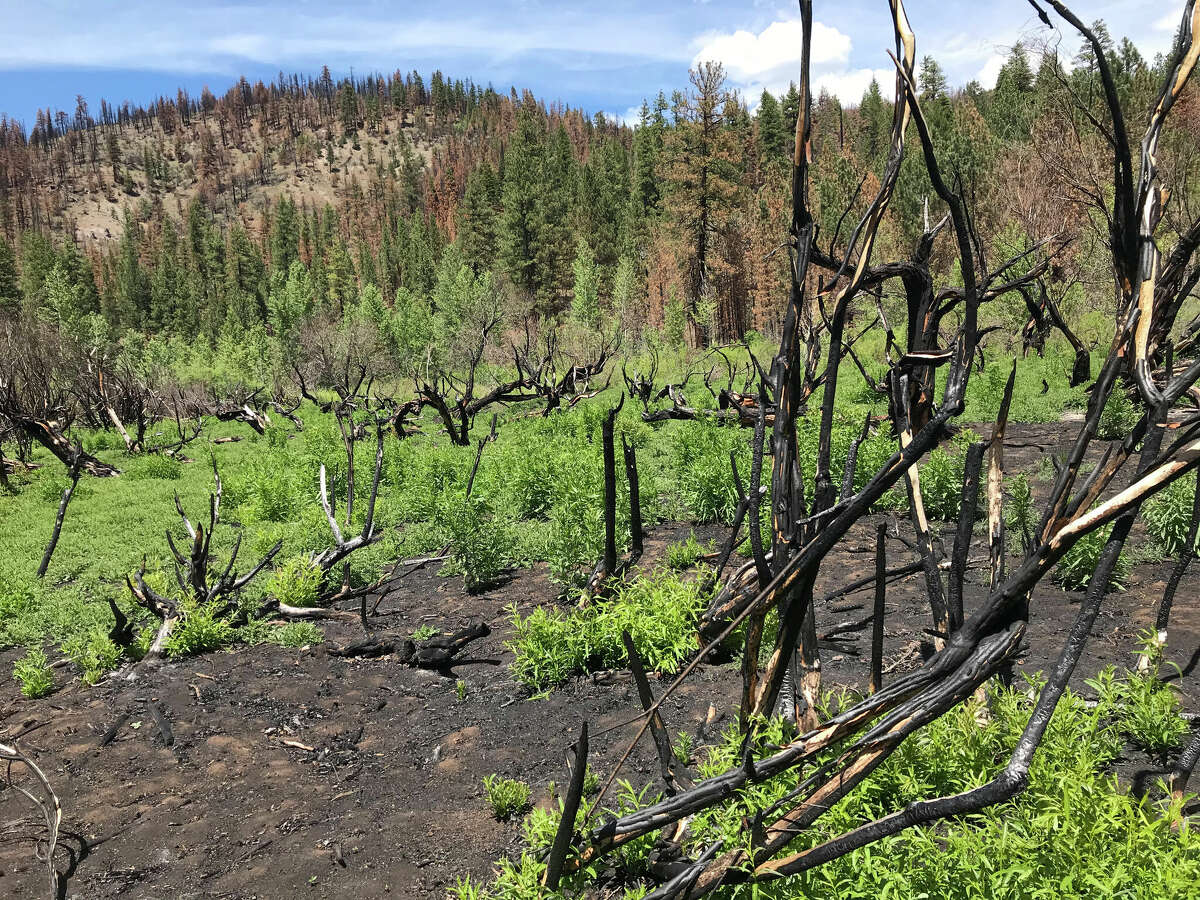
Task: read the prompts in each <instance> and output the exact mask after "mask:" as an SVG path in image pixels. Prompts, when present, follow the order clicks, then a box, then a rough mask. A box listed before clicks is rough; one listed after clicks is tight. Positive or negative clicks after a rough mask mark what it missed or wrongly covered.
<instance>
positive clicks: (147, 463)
mask: <svg viewBox="0 0 1200 900" xmlns="http://www.w3.org/2000/svg"><path fill="white" fill-rule="evenodd" d="M128 474H129V477H130V478H133V479H136V480H146V481H148V480H151V479H159V480H161V481H178V480H179V479H180V478H181V477H182V476H183V466H182V465H181V464H180V463H179V462H178V461H176V460H174V459H171V457H169V456H163V455H162V454H161V453H151V454H149V455H147V456H145V457H143V458H142V459H140V460H139V461H138V463H137V465H133V466H130V467H129V473H128Z"/></svg>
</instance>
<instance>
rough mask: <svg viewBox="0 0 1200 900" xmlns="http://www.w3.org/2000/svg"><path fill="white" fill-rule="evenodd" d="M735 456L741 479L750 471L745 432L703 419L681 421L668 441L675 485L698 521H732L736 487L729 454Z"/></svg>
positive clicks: (730, 522)
mask: <svg viewBox="0 0 1200 900" xmlns="http://www.w3.org/2000/svg"><path fill="white" fill-rule="evenodd" d="M730 452H733V453H734V454H735V455H736V456H737V460H738V471H739V472H741V473H742V476H743V478H745V477H748V475H749V472H750V444H749V437H748V432H747V431H746V430H743V429H740V428H727V427H724V426H721V425H717V424H714V423H712V422H706V421H696V422H685V423H683V427H681V428H680V429H679V431H678V432H677V434H676V438H675V441H674V442H673V444H672V456H673V459H672V463H673V466H674V469H675V472H676V473H677V475H676V478H677V481H676V484H677V488H678V491H679V494H680V497H681V498H682V499H683V502H684V503H685V504H686V506H687V509H688V511H689V512H690V513H691V515H692V516H693V517H694V518H695V519H696V520H698V521H701V522H713V521H716V522H721V523H722V524H726V525H729V524H732V523H733V517H734V513H735V512H736V510H737V505H738V495H737V488H736V486H735V485H734V482H733V470H732V469H731V468H730V465H729V454H730Z"/></svg>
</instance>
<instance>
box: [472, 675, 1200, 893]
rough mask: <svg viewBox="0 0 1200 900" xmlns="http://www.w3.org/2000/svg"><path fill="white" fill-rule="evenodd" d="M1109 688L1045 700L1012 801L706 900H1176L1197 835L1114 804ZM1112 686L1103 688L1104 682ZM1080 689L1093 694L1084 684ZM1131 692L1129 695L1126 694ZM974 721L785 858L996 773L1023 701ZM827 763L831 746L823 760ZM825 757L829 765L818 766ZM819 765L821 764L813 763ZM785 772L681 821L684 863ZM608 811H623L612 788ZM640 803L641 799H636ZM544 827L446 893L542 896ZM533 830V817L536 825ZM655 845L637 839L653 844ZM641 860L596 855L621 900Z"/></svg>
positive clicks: (1188, 874) (997, 699)
mask: <svg viewBox="0 0 1200 900" xmlns="http://www.w3.org/2000/svg"><path fill="white" fill-rule="evenodd" d="M1109 677H1110V681H1109V682H1108V684H1109V685H1110V688H1109V689H1101V690H1100V691H1098V693H1099V694H1100V702H1099V703H1098V704H1097V705H1096V706H1095V707H1094V708H1089V707H1088V705H1087V704H1085V703H1084V701H1083V700H1082V699H1081V698H1079V697H1078V696H1077V695H1075V694H1073V693H1072V692H1070V691H1068V692H1067V693H1066V694H1065V695H1064V696H1063V698H1062V700H1061V701H1060V702H1059V704H1058V707H1057V709H1056V711H1055V713H1054V716H1053V718H1052V719H1051V722H1050V725H1049V728H1048V729H1047V732H1046V736H1045V739H1044V741H1043V743H1042V746H1041V747H1040V748H1039V750H1038V752H1037V754H1036V755H1035V756H1034V758H1033V762H1032V766H1031V768H1030V771H1029V784H1028V787H1027V788H1026V790H1024V791H1023V792H1022V793H1020V794H1018V795H1017V796H1016V797H1014V798H1013V799H1012V800H1009V801H1007V802H1004V803H1001V804H997V805H995V806H992V807H988V808H986V809H984V810H981V811H980V812H978V813H974V814H972V815H970V816H966V817H961V818H956V819H948V820H944V821H940V822H935V823H931V824H929V825H925V826H921V827H916V828H909V829H906V830H904V831H902V832H900V833H899V834H896V835H893V836H890V837H887V838H884V839H883V840H881V841H879V842H877V843H875V844H872V845H869V846H867V847H864V848H861V849H859V850H856V851H854V852H853V853H851V854H849V855H847V856H845V857H843V858H841V859H838V860H834V861H832V862H830V863H827V864H825V865H822V866H819V867H817V868H814V869H811V870H809V871H807V872H804V873H802V874H799V875H794V876H790V877H786V878H781V879H778V880H775V881H769V882H765V883H760V884H758V885H755V886H753V887H751V888H746V887H742V886H737V885H734V886H727V887H723V888H719V889H718V890H717V891H716V892H715V893H714V895H713V896H714V897H718V898H723V900H734V898H746V900H749V898H756V900H757V898H761V900H788V898H797V897H803V898H810V900H878V898H883V897H886V898H891V900H921V898H931V897H937V898H939V900H978V898H984V897H988V898H991V897H1004V898H1017V897H1021V898H1038V900H1051V898H1054V900H1058V898H1068V900H1085V898H1086V900H1091V898H1097V897H1129V898H1145V900H1150V898H1158V897H1188V896H1191V894H1192V893H1193V892H1194V890H1193V888H1194V885H1195V882H1196V879H1197V878H1200V834H1198V833H1197V832H1196V830H1195V829H1194V828H1189V827H1188V826H1187V824H1186V819H1185V818H1184V816H1183V812H1182V808H1183V806H1184V804H1185V803H1186V802H1188V801H1187V800H1184V801H1162V802H1155V801H1153V800H1151V799H1148V798H1138V797H1135V796H1133V795H1132V794H1130V793H1128V792H1127V791H1126V790H1125V789H1124V788H1123V787H1122V786H1121V785H1120V784H1119V783H1118V782H1117V780H1116V777H1115V776H1113V775H1112V774H1110V767H1111V765H1112V763H1113V762H1114V761H1115V760H1116V759H1117V757H1118V756H1119V754H1120V753H1121V750H1122V740H1121V732H1122V730H1123V729H1124V727H1125V726H1123V725H1122V724H1121V721H1122V716H1123V714H1124V713H1123V709H1124V702H1125V701H1124V700H1123V699H1122V697H1123V696H1124V692H1125V691H1126V690H1128V689H1130V688H1127V687H1126V686H1125V685H1124V683H1123V682H1119V681H1114V680H1112V679H1111V673H1109ZM1112 685H1116V687H1115V688H1113V687H1111V686H1112ZM1093 687H1094V686H1093ZM1131 688H1132V689H1134V690H1140V689H1141V688H1140V687H1139V686H1137V685H1131ZM990 708H991V711H992V716H991V717H990V720H989V721H987V722H985V723H984V724H980V722H979V721H978V720H977V718H976V712H977V710H976V709H975V707H974V705H973V704H972V703H967V704H964V705H962V706H959V707H957V708H956V709H954V710H952V711H951V712H950V713H949V714H947V715H945V716H943V717H942V718H940V719H938V720H936V721H934V722H931V723H930V724H929V725H926V726H925V727H924V728H922V729H921V730H919V731H918V732H917V733H915V734H914V735H912V736H911V737H909V738H907V739H906V740H905V741H904V743H902V744H901V745H900V746H899V747H898V748H897V750H896V751H895V752H894V753H893V754H892V755H891V756H889V757H888V758H887V759H886V760H885V761H884V762H883V763H882V764H881V765H880V766H879V767H878V768H877V769H876V770H875V771H874V772H872V773H871V775H870V776H868V778H867V779H866V780H865V781H863V782H862V783H861V784H859V785H858V786H857V787H856V788H854V789H853V790H852V791H851V792H850V793H849V794H848V795H847V796H846V797H844V798H842V799H841V800H839V801H838V802H837V803H836V804H835V805H834V806H833V807H832V808H831V809H830V810H828V811H827V812H826V813H825V815H824V816H822V818H821V819H820V820H818V822H817V823H815V824H814V825H812V826H810V827H809V828H808V829H806V830H805V831H804V832H803V833H802V834H801V835H800V836H799V837H797V838H796V839H795V840H794V841H793V842H792V843H791V844H790V845H789V846H788V848H787V850H788V852H789V853H798V852H803V851H805V850H807V849H809V848H811V847H814V846H816V845H818V844H820V843H822V842H824V841H828V840H830V839H832V838H833V837H835V836H836V835H839V834H842V833H844V832H846V831H849V830H852V829H854V828H856V827H859V826H861V825H863V824H865V823H866V822H868V821H870V820H873V819H875V818H877V817H880V816H884V815H887V814H889V813H892V812H894V811H899V810H902V809H903V808H904V807H905V805H906V804H908V803H910V802H911V801H912V800H913V798H917V797H920V798H928V797H937V796H947V795H953V794H958V793H962V792H964V791H969V790H972V789H974V788H977V787H980V786H981V785H983V784H985V783H987V782H988V781H989V780H991V779H992V778H994V777H996V775H997V774H999V772H1000V770H1001V769H1003V767H1004V766H1005V765H1006V764H1007V762H1008V758H1009V754H1010V753H1011V750H1012V747H1013V745H1014V744H1015V742H1016V741H1017V739H1018V737H1019V736H1020V734H1021V731H1022V730H1023V729H1024V727H1025V724H1026V722H1027V720H1028V718H1029V714H1030V712H1031V711H1032V701H1030V699H1029V698H1028V697H1027V696H1026V695H1025V692H1024V691H1023V690H1006V689H1003V688H1000V689H998V690H996V691H995V693H994V695H993V697H992V700H991V703H990ZM785 729H786V726H785V725H783V724H782V723H781V722H779V721H778V720H772V721H769V722H766V723H763V724H762V727H761V729H760V734H761V740H760V741H759V743H758V744H757V745H756V746H755V747H753V748H751V749H752V751H753V752H754V754H755V755H756V756H763V755H769V754H771V753H774V752H775V750H776V748H777V746H778V744H779V743H780V742H781V741H783V740H786V739H787V737H788V732H787V731H786V730H785ZM835 752H836V751H835ZM693 755H698V756H700V757H701V758H700V760H699V765H698V768H699V775H700V777H702V778H709V777H713V776H714V775H717V774H720V773H721V772H723V771H725V770H726V769H728V768H730V767H736V766H738V765H739V764H740V763H741V761H742V735H741V734H740V733H739V732H738V730H737V728H736V727H730V728H728V729H727V730H726V731H725V733H724V735H723V737H722V739H721V741H720V742H719V743H718V744H717V745H715V746H711V747H708V748H705V752H703V753H701V754H693ZM828 758H829V759H830V760H831V761H832V759H833V758H834V757H833V756H830V757H828ZM818 762H820V761H818ZM795 784H796V782H795V773H794V772H787V773H784V774H782V775H780V776H778V777H776V778H774V779H771V780H769V781H767V782H763V783H759V784H755V785H753V786H750V787H747V788H746V789H744V790H742V791H739V792H738V793H737V794H736V795H735V796H734V797H733V798H731V799H730V800H729V801H728V802H727V803H726V804H725V805H724V806H721V807H717V808H714V809H710V810H706V811H704V812H702V813H699V814H697V815H696V816H695V817H693V818H692V820H691V822H690V827H689V833H688V841H687V844H686V846H685V848H684V850H685V852H687V853H689V854H691V855H692V856H693V858H694V857H695V855H696V854H697V853H699V852H700V851H701V850H702V849H703V848H705V847H707V846H709V845H710V844H712V843H713V841H715V840H718V839H721V840H724V842H725V846H726V847H727V848H730V849H734V848H742V847H745V846H746V844H747V835H748V833H749V829H748V828H746V822H747V821H752V820H753V815H754V813H755V812H756V811H757V810H761V809H763V808H766V807H769V806H770V805H771V804H772V803H774V802H776V801H779V800H781V799H782V798H784V797H785V796H786V795H787V794H788V793H789V792H790V791H792V790H794V788H795ZM623 793H624V796H623V797H622V800H621V806H622V808H624V807H626V805H627V804H629V803H631V802H632V795H633V792H632V790H627V791H626V792H623ZM646 799H647V798H642V801H643V804H644V802H645V800H646ZM556 818H557V817H556V816H554V815H552V814H546V813H543V814H541V815H538V814H536V813H535V814H534V815H531V816H530V821H529V822H528V823H527V826H526V829H525V839H526V842H527V847H528V849H526V850H524V851H522V854H521V857H520V859H519V860H502V861H500V862H499V863H498V867H497V876H496V879H495V882H494V884H493V885H492V886H490V887H486V888H485V887H483V886H481V885H478V884H471V885H468V886H467V889H466V890H467V891H468V893H462V892H461V884H460V892H459V893H457V896H459V897H472V898H480V900H483V898H496V900H499V898H504V900H516V898H520V900H524V898H529V900H532V898H534V897H539V896H546V894H545V893H544V891H542V889H541V888H540V884H539V879H540V877H541V875H542V873H543V872H544V867H545V863H544V857H543V856H541V855H540V854H539V850H540V849H541V848H544V847H545V846H547V845H548V843H549V841H550V840H551V839H552V838H553V834H554V826H555V822H556ZM535 819H536V820H537V821H536V822H535V821H534V820H535ZM654 837H655V836H654V835H651V836H649V838H648V839H641V840H648V841H649V844H648V845H647V846H652V843H653V840H654ZM644 853H645V850H642V849H640V848H639V849H638V850H636V851H634V852H632V853H631V854H630V855H629V856H628V857H621V856H619V855H618V854H613V855H610V856H606V857H602V858H601V859H600V860H599V861H598V862H597V863H595V864H593V865H594V866H598V867H609V866H613V867H616V868H618V870H619V871H621V872H622V873H623V874H624V875H625V877H626V881H625V884H626V886H627V896H630V897H636V896H641V895H642V893H643V892H644V890H645V887H644V885H643V883H642V882H641V880H640V879H639V878H638V875H639V873H640V872H642V871H644V869H643V866H644ZM596 874H597V871H596V870H595V869H590V870H585V871H583V872H581V873H578V874H573V875H570V876H568V877H567V878H566V879H564V882H563V884H562V885H561V886H560V892H559V894H557V895H551V896H559V897H578V896H582V895H583V893H584V892H585V891H586V890H587V889H588V887H589V885H592V884H593V883H594V879H595V877H596Z"/></svg>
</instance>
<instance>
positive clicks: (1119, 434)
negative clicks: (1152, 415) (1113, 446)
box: [1096, 384, 1142, 441]
mask: <svg viewBox="0 0 1200 900" xmlns="http://www.w3.org/2000/svg"><path fill="white" fill-rule="evenodd" d="M1141 417H1142V414H1141V412H1140V411H1139V410H1138V408H1137V406H1135V405H1134V402H1133V401H1132V400H1131V399H1130V398H1129V394H1128V393H1127V392H1126V391H1125V390H1124V389H1123V388H1122V387H1121V386H1120V384H1117V385H1114V386H1113V389H1112V393H1110V394H1109V395H1108V399H1107V400H1106V401H1105V402H1104V409H1103V410H1101V412H1100V423H1099V425H1098V426H1097V429H1096V434H1097V435H1098V436H1099V437H1100V438H1101V439H1102V440H1105V441H1117V440H1123V439H1124V438H1126V437H1128V436H1129V434H1130V433H1131V432H1132V431H1133V429H1134V426H1136V425H1137V423H1138V421H1139V420H1140V419H1141Z"/></svg>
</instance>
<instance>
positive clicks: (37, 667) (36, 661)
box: [13, 647, 54, 700]
mask: <svg viewBox="0 0 1200 900" xmlns="http://www.w3.org/2000/svg"><path fill="white" fill-rule="evenodd" d="M13 678H15V679H17V681H18V682H20V684H21V693H22V694H23V695H25V696H26V697H28V698H29V699H31V700H36V699H37V698H38V697H45V696H46V695H47V694H49V693H50V692H51V691H52V690H54V673H53V672H52V671H51V669H50V661H49V660H48V659H46V654H45V652H44V651H43V650H42V648H41V647H30V648H29V652H27V653H26V654H25V655H24V656H22V657H21V658H20V659H18V660H17V662H16V665H14V666H13Z"/></svg>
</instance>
